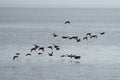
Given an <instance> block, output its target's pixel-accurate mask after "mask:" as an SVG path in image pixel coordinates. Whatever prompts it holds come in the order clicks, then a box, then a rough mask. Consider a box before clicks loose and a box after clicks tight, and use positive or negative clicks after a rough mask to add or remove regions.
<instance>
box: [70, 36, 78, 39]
mask: <svg viewBox="0 0 120 80" xmlns="http://www.w3.org/2000/svg"><path fill="white" fill-rule="evenodd" d="M69 39H78V36H72V37H70V38H69Z"/></svg>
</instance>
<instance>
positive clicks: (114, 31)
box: [0, 8, 120, 80]
mask: <svg viewBox="0 0 120 80" xmlns="http://www.w3.org/2000/svg"><path fill="white" fill-rule="evenodd" d="M67 20H69V21H71V24H66V25H65V24H64V22H65V21H67ZM88 32H90V33H92V34H96V35H97V36H98V38H97V39H89V40H88V41H86V40H82V38H83V37H84V36H85V35H86V33H88ZM101 32H105V34H104V35H100V33H101ZM52 33H56V34H58V35H59V36H58V37H57V38H54V37H53V36H52ZM63 35H65V36H74V35H77V36H79V37H80V38H81V42H79V43H77V42H75V41H72V40H63V39H62V38H61V36H63ZM33 44H38V45H40V46H43V47H46V46H48V45H52V44H58V45H60V51H54V53H55V54H54V56H53V57H49V56H48V55H47V53H48V52H49V51H50V50H48V49H45V52H44V54H43V55H41V56H38V55H37V52H32V53H31V54H32V56H25V54H27V53H30V49H31V48H32V47H33ZM17 52H20V53H22V54H21V55H20V56H19V58H18V59H16V60H15V61H13V60H12V58H13V56H14V55H15V53H17ZM66 53H68V54H71V53H73V54H76V55H80V56H81V57H82V58H81V59H80V60H74V59H70V58H61V57H60V56H61V55H63V54H66ZM119 56H120V9H115V8H111V9H107V8H106V9H104V8H0V80H33V79H34V80H120V76H119V75H120V73H119V72H120V58H119ZM76 62H77V63H76ZM78 62H79V63H78ZM6 75H7V76H6Z"/></svg>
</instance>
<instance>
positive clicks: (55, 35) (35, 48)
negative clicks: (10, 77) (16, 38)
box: [13, 21, 105, 60]
mask: <svg viewBox="0 0 120 80" xmlns="http://www.w3.org/2000/svg"><path fill="white" fill-rule="evenodd" d="M65 24H70V21H66V22H65ZM104 34H105V32H101V33H100V35H104ZM58 36H59V35H58V34H56V33H53V37H54V38H56V37H58ZM97 37H98V36H97V35H92V33H86V36H85V37H83V38H79V37H78V36H62V37H61V38H62V39H69V40H75V41H76V42H80V41H81V40H88V39H92V38H93V39H96V38H97ZM45 48H48V49H50V50H51V51H52V52H50V53H48V56H53V55H54V51H53V50H60V46H59V45H56V44H53V45H49V46H47V47H41V46H39V45H37V44H34V47H33V48H31V49H30V53H28V54H25V56H32V54H31V53H32V52H33V51H41V52H38V53H37V54H38V55H42V54H43V53H44V51H45ZM20 54H21V53H16V54H15V56H13V60H15V59H17V58H18V57H19V55H20ZM60 57H69V58H74V59H78V60H79V59H80V58H81V56H80V55H74V54H65V55H61V56H60Z"/></svg>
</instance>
